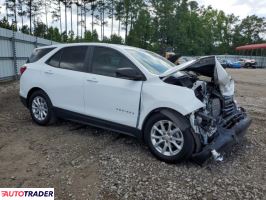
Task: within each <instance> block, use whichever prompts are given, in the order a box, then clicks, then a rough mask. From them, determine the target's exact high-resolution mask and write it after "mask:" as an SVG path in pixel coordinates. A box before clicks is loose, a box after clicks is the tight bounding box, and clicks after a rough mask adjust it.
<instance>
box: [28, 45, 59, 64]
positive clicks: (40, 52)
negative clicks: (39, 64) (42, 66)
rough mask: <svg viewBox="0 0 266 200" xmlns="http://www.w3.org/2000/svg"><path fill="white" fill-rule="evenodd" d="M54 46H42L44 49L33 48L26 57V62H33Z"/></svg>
mask: <svg viewBox="0 0 266 200" xmlns="http://www.w3.org/2000/svg"><path fill="white" fill-rule="evenodd" d="M53 49H55V48H44V49H35V50H34V51H33V53H32V54H31V56H30V57H29V58H28V60H27V63H33V62H36V61H38V60H39V59H41V58H42V57H43V56H45V55H46V54H47V53H49V52H50V51H52V50H53Z"/></svg>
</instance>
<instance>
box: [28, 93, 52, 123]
mask: <svg viewBox="0 0 266 200" xmlns="http://www.w3.org/2000/svg"><path fill="white" fill-rule="evenodd" d="M31 110H32V113H33V115H34V117H35V118H36V119H38V120H39V121H43V120H45V119H46V117H47V115H48V106H47V103H46V101H45V99H44V98H43V97H41V96H36V97H34V99H33V101H32V104H31Z"/></svg>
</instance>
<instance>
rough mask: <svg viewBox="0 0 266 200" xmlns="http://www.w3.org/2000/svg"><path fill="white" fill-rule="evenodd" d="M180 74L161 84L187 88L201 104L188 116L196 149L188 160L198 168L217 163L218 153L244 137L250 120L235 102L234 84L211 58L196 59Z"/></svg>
mask: <svg viewBox="0 0 266 200" xmlns="http://www.w3.org/2000/svg"><path fill="white" fill-rule="evenodd" d="M182 71H183V72H184V73H185V76H181V77H174V76H168V77H167V78H165V79H164V81H165V82H168V83H170V84H175V85H179V86H184V87H188V88H191V89H192V90H194V93H195V96H196V97H197V98H198V99H199V100H201V101H202V102H203V103H204V104H205V107H204V108H201V109H199V110H197V111H195V112H193V113H191V114H190V116H189V120H190V123H191V127H192V129H193V132H194V135H195V141H196V146H197V148H196V152H195V153H194V154H193V156H192V159H193V160H194V161H195V162H197V163H199V164H203V163H204V162H205V161H206V160H207V159H209V158H210V157H213V158H214V159H215V160H217V161H221V160H223V157H222V156H221V154H220V153H219V152H221V151H224V150H226V149H227V148H228V147H229V146H231V145H232V144H234V143H235V142H237V141H238V139H239V137H242V136H243V135H244V133H245V131H246V130H247V128H248V127H249V126H250V123H251V119H250V118H249V117H248V116H247V114H246V112H245V110H244V109H243V108H241V107H239V106H238V104H237V102H236V101H235V99H234V81H233V80H232V79H231V77H230V76H229V75H228V74H227V72H226V71H225V70H224V69H223V67H222V66H221V65H220V63H219V62H218V61H217V59H216V58H215V57H214V56H211V57H204V58H200V59H198V60H196V61H195V62H193V63H192V64H190V65H189V66H187V67H186V68H184V69H182Z"/></svg>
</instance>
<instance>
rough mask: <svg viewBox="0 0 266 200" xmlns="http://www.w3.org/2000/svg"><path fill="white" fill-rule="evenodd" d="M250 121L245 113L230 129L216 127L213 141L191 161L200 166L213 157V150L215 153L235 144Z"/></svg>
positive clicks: (194, 155) (193, 156)
mask: <svg viewBox="0 0 266 200" xmlns="http://www.w3.org/2000/svg"><path fill="white" fill-rule="evenodd" d="M251 121H252V120H251V119H250V117H249V116H247V115H246V113H242V119H241V120H240V121H239V122H237V123H235V124H234V126H232V127H230V128H225V127H224V126H222V125H220V126H218V128H217V134H216V137H215V138H214V139H213V141H212V142H211V143H210V144H208V145H206V146H205V147H203V149H202V150H201V151H200V152H198V153H195V154H193V155H192V160H193V161H195V162H196V163H198V164H200V165H201V164H203V163H204V162H205V161H207V160H208V159H209V158H210V157H211V156H212V155H213V153H212V151H213V150H215V151H216V152H221V151H224V150H227V149H228V148H230V147H231V146H232V145H233V144H235V143H237V142H238V141H239V138H241V137H243V135H244V134H245V132H246V130H247V128H248V127H249V126H250V124H251Z"/></svg>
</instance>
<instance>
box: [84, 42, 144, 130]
mask: <svg viewBox="0 0 266 200" xmlns="http://www.w3.org/2000/svg"><path fill="white" fill-rule="evenodd" d="M124 67H131V68H136V66H135V65H134V64H133V63H132V62H131V61H130V60H129V59H128V58H127V57H126V56H124V55H122V54H121V53H120V52H118V51H116V50H114V49H112V48H107V47H94V49H93V56H92V59H91V73H87V74H86V75H85V87H84V90H85V108H86V114H87V115H89V116H92V117H96V118H100V119H103V120H107V121H111V122H115V123H119V124H123V125H127V126H131V127H136V124H137V119H138V112H139V102H140V93H141V87H142V81H133V80H128V79H124V78H117V77H116V73H115V72H116V70H117V69H118V68H124Z"/></svg>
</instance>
